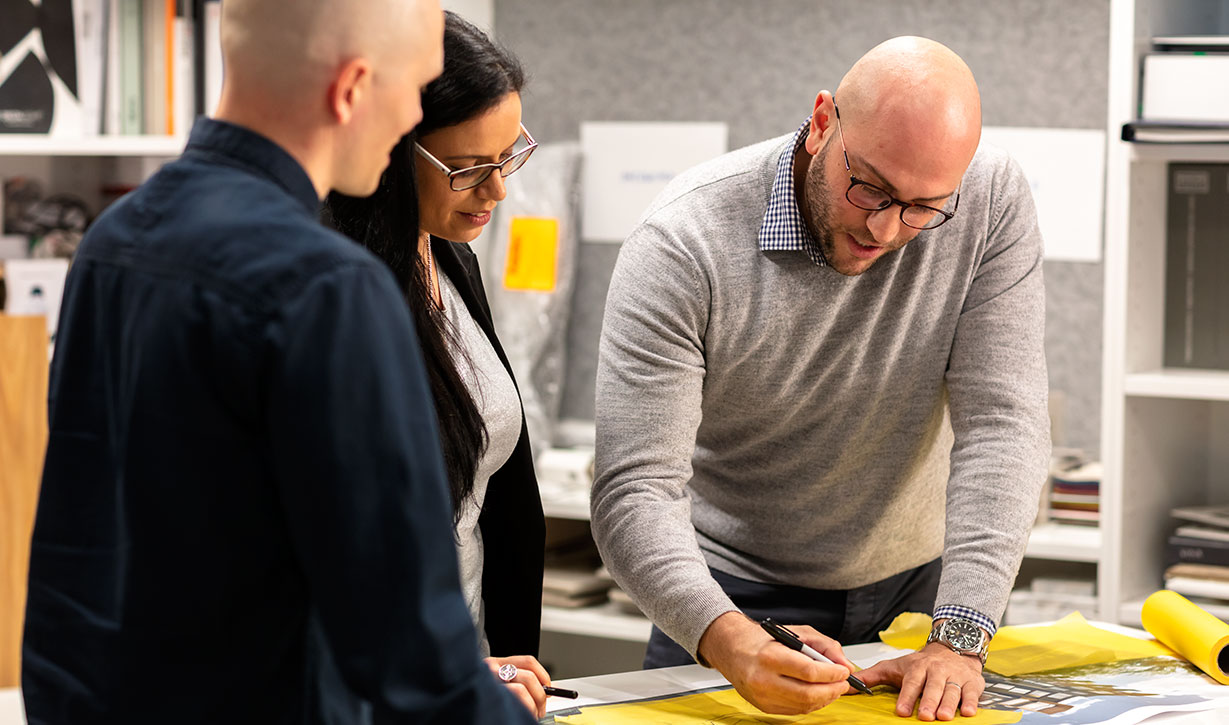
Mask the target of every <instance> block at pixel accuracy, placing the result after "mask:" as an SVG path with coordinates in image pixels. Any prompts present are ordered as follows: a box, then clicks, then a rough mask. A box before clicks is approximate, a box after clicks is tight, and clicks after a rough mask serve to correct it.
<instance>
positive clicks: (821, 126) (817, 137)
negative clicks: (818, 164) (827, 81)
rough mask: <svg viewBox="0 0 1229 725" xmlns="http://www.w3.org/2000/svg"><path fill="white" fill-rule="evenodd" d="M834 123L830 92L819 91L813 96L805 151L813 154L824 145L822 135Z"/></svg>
mask: <svg viewBox="0 0 1229 725" xmlns="http://www.w3.org/2000/svg"><path fill="white" fill-rule="evenodd" d="M834 125H836V106H835V103H834V101H833V100H832V93H831V92H829V91H820V92H819V95H817V96H815V108H814V110H812V111H811V127H810V129H809V130H808V133H807V140H806V148H807V153H809V154H811V155H812V156H814V155H815V154H817V153H819V149H820V148H821V147H822V146H823V145H824V136H825V135H826V134H827V133H828V132H829V131H830V130H831V129H832V127H833V126H834Z"/></svg>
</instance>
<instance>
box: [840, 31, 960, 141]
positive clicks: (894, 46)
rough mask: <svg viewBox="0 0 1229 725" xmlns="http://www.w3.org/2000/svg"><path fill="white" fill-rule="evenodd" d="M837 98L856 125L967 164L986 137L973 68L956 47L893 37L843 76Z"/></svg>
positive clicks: (847, 118)
mask: <svg viewBox="0 0 1229 725" xmlns="http://www.w3.org/2000/svg"><path fill="white" fill-rule="evenodd" d="M836 102H837V105H838V107H839V108H840V109H841V119H842V120H843V121H846V122H848V123H849V124H850V125H852V126H856V127H857V128H859V129H867V130H870V129H874V131H875V132H877V134H882V135H884V136H885V137H887V136H892V137H895V138H896V139H898V140H900V141H903V142H905V143H911V144H923V145H925V146H928V147H930V148H938V149H944V150H946V152H948V153H957V154H958V155H960V156H961V157H963V158H965V164H966V165H967V163H968V162H969V161H970V160H972V158H973V153H974V151H976V149H977V143H978V141H979V139H980V138H981V95H980V93H979V92H978V90H977V81H976V80H974V78H973V72H972V71H971V70H970V69H969V66H968V65H966V64H965V62H964V61H963V60H962V59H961V58H960V56H958V55H956V54H955V53H954V52H952V50H951V49H950V48H948V47H947V46H945V45H943V44H941V43H937V42H935V41H933V40H928V39H926V38H918V37H912V36H903V37H899V38H892V39H891V40H887V41H884V42H883V43H880V44H879V45H877V46H875V47H874V48H872V49H871V50H870V51H869V52H867V53H866V55H864V56H862V58H861V59H859V60H858V62H857V63H854V65H853V67H852V68H850V69H849V72H848V73H846V74H845V77H844V78H843V79H842V80H841V84H840V86H838V87H837V91H836ZM859 135H869V134H859Z"/></svg>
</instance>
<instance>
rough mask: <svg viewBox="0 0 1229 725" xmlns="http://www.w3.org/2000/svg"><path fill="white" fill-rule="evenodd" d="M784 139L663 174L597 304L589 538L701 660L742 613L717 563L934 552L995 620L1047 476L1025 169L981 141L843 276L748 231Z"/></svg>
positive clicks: (1038, 290) (815, 583) (869, 568)
mask: <svg viewBox="0 0 1229 725" xmlns="http://www.w3.org/2000/svg"><path fill="white" fill-rule="evenodd" d="M790 138H791V137H782V138H778V139H773V140H771V141H766V142H764V143H760V144H757V145H755V146H751V147H748V148H745V149H742V150H739V151H735V152H732V153H729V154H726V155H725V156H723V157H721V158H718V159H716V160H714V161H711V162H709V163H707V164H704V165H702V166H699V167H697V168H695V169H692V170H691V171H688V172H686V173H684V174H683V175H681V176H680V177H678V178H677V179H675V180H674V181H673V182H671V184H670V185H669V186H668V188H667V189H666V190H665V191H664V192H663V193H662V194H661V195H660V196H659V197H658V198H657V199H656V200H655V201H654V202H653V204H652V205H651V206H650V208H649V210H648V211H647V212H646V215H645V217H644V219H643V221H642V223H641V225H640V226H639V227H638V228H637V229H636V230H635V231H634V232H633V233H632V234H631V236H630V237H629V238H628V239H627V241H626V243H625V244H624V245H623V248H622V250H621V251H620V253H619V259H618V263H617V264H616V266H615V271H614V276H613V279H612V281H611V286H610V292H609V296H608V298H607V303H606V313H605V321H604V324H603V328H602V339H601V347H600V353H599V363H598V373H597V467H596V480H595V482H594V486H593V498H592V504H591V506H592V524H593V533H594V536H595V538H596V540H597V543H598V546H599V548H600V550H601V552H602V556H603V558H604V559H605V562H606V564H607V566H608V567H609V568H610V571H611V572H612V574H613V575H614V578H615V579H616V581H618V583H619V584H620V586H622V587H623V588H624V589H625V590H626V591H627V592H628V593H629V594H630V595H631V596H632V598H633V599H634V600H635V602H636V603H637V604H638V605H639V606H640V607H641V608H642V609H643V610H644V611H645V613H646V614H648V615H649V617H650V618H651V619H652V620H653V621H654V622H655V623H656V624H657V625H658V626H659V627H661V629H662V630H663V631H665V633H666V634H668V635H669V636H670V637H671V638H673V639H674V640H675V641H677V642H678V643H679V644H681V645H682V646H683V647H685V648H686V649H687V650H688V651H689V652H691V653H692V654H693V655H694V654H695V653H696V648H697V645H698V643H699V639H700V636H701V635H702V634H703V633H704V631H705V629H706V628H707V627H708V625H709V624H710V623H711V622H712V621H713V620H714V619H716V618H717V617H718V616H720V615H721V614H722V613H724V612H727V611H731V610H735V609H736V607H735V606H734V605H733V604H732V602H731V601H730V600H729V598H728V597H726V596H725V594H724V593H723V592H722V591H721V588H720V587H719V586H718V585H717V584H716V582H715V581H713V579H712V577H711V576H710V574H709V572H708V567H709V566H712V567H714V568H716V569H718V570H721V571H723V572H727V573H730V574H733V575H735V576H739V577H743V578H747V579H752V580H755V581H761V582H771V583H783V584H792V585H797V586H804V587H812V588H820V589H847V588H853V587H859V586H863V585H866V584H870V583H872V582H875V581H879V580H881V579H884V578H886V577H888V576H891V575H893V574H897V573H899V572H902V571H905V570H907V569H910V568H912V567H916V566H919V565H921V564H924V563H926V562H928V561H930V560H932V559H934V558H936V557H938V556H940V555H942V556H943V576H942V580H941V583H940V586H939V596H938V602H937V604H938V606H943V605H949V604H954V605H962V606H967V607H970V608H973V609H975V610H977V611H979V612H981V613H983V614H986V615H987V616H989V617H991V618H993V619H996V620H997V618H998V617H1000V616H1001V615H1002V612H1003V609H1004V608H1005V606H1006V602H1007V595H1008V593H1009V591H1010V589H1011V584H1012V581H1013V579H1014V577H1015V574H1016V570H1017V568H1018V566H1019V563H1020V559H1021V557H1022V555H1023V551H1024V547H1025V544H1026V543H1027V539H1028V532H1029V528H1030V524H1031V523H1032V520H1033V516H1034V514H1035V512H1036V507H1037V500H1038V495H1039V489H1040V487H1041V484H1042V482H1043V481H1044V479H1045V475H1046V466H1047V460H1048V456H1049V451H1050V440H1049V420H1048V417H1047V412H1046V395H1047V382H1046V368H1045V356H1044V351H1043V338H1044V324H1045V314H1044V305H1045V298H1044V290H1043V287H1042V247H1041V238H1040V234H1039V232H1038V229H1037V220H1036V212H1035V211H1034V207H1033V202H1032V198H1031V196H1030V194H1029V189H1028V183H1027V181H1026V180H1025V178H1024V177H1023V175H1022V174H1021V172H1020V170H1019V168H1018V167H1017V166H1016V164H1015V163H1014V162H1013V161H1011V160H1010V159H1009V158H1008V157H1007V156H1006V155H1005V154H1003V153H1002V152H1000V151H997V150H994V149H991V148H985V147H983V148H982V149H980V150H979V151H978V153H977V155H976V157H975V158H974V160H973V163H972V165H971V166H970V168H969V170H968V172H967V173H966V174H965V178H964V184H963V190H962V195H961V200H960V209H959V213H958V214H957V215H956V217H955V218H954V219H952V220H951V221H950V222H948V223H947V224H946V225H944V226H943V227H940V228H939V229H936V230H933V231H929V232H922V233H920V234H919V235H918V236H917V238H916V239H914V240H913V241H912V242H910V243H909V244H908V245H907V246H906V247H905V248H904V249H902V250H900V251H898V252H894V253H890V254H888V255H886V256H884V257H882V258H881V259H880V260H879V261H878V262H877V263H876V264H875V265H874V266H873V267H872V268H871V269H870V270H869V271H867V272H866V273H865V274H863V275H861V276H859V277H843V276H841V275H840V274H838V273H837V272H835V271H833V270H832V269H831V268H827V267H818V266H816V265H814V264H813V263H812V262H811V261H810V260H809V259H808V258H807V256H806V255H805V253H803V252H791V251H768V252H765V251H761V250H760V249H759V247H758V245H757V240H756V236H757V233H758V231H759V228H760V226H761V224H762V222H763V217H764V213H765V209H766V206H767V202H768V197H769V192H770V189H771V186H772V181H773V175H774V172H775V170H776V165H777V161H778V159H779V158H780V155H781V154H782V153H783V152H785V150H786V148H787V146H788V145H789V142H790ZM945 523H946V537H945Z"/></svg>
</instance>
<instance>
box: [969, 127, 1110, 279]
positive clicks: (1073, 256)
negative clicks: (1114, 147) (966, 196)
mask: <svg viewBox="0 0 1229 725" xmlns="http://www.w3.org/2000/svg"><path fill="white" fill-rule="evenodd" d="M982 143H990V144H992V145H994V146H998V147H999V148H1001V149H1003V150H1005V151H1007V153H1009V154H1011V156H1012V158H1014V159H1015V160H1016V162H1017V163H1019V164H1020V167H1021V168H1022V169H1023V170H1024V175H1025V176H1027V177H1028V183H1029V186H1030V187H1031V188H1032V191H1033V200H1034V201H1035V202H1036V204H1037V219H1038V223H1039V224H1040V226H1041V238H1042V241H1043V242H1044V243H1045V258H1046V259H1049V260H1055V261H1064V262H1098V261H1100V260H1101V226H1102V220H1103V217H1104V215H1103V213H1102V210H1103V209H1104V208H1105V204H1104V200H1105V193H1104V192H1105V132H1104V131H1102V130H1096V129H1071V128H1016V127H1007V126H987V127H986V128H984V129H982Z"/></svg>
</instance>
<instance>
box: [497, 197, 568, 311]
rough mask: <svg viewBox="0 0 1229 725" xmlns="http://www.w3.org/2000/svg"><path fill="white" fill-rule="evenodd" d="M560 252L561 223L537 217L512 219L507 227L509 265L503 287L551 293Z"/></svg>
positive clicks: (505, 272) (553, 287) (505, 271)
mask: <svg viewBox="0 0 1229 725" xmlns="http://www.w3.org/2000/svg"><path fill="white" fill-rule="evenodd" d="M558 251H559V222H558V220H556V219H547V218H538V217H525V216H518V217H513V218H512V222H511V224H509V225H508V264H507V267H506V268H505V270H504V287H505V288H507V289H510V290H522V291H530V292H551V291H553V290H554V289H555V270H556V262H557V260H558V257H559V255H558Z"/></svg>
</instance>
